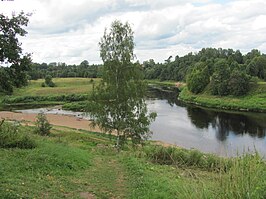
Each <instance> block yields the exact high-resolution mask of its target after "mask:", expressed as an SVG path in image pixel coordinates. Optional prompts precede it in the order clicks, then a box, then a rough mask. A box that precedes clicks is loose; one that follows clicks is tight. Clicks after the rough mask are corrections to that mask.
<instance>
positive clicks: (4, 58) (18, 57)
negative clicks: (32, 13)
mask: <svg viewBox="0 0 266 199" xmlns="http://www.w3.org/2000/svg"><path fill="white" fill-rule="evenodd" d="M28 16H29V15H25V14H24V13H23V12H21V13H20V14H19V15H17V16H15V15H13V16H12V17H11V18H9V17H7V16H5V15H3V14H0V64H1V63H6V64H8V65H10V68H9V70H8V72H9V77H10V78H11V79H12V84H13V85H14V86H16V87H21V86H25V85H27V75H26V73H25V71H27V70H28V69H29V65H30V63H31V58H30V55H29V54H25V55H23V53H22V48H21V43H20V42H19V40H18V37H19V36H25V35H26V34H27V32H26V31H25V29H24V28H23V27H25V26H27V25H28V21H29V20H28Z"/></svg>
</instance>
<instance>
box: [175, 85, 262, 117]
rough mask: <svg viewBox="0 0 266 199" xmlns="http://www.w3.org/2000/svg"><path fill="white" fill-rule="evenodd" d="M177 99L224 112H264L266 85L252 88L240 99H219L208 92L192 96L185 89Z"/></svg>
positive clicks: (230, 97)
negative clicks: (223, 110)
mask: <svg viewBox="0 0 266 199" xmlns="http://www.w3.org/2000/svg"><path fill="white" fill-rule="evenodd" d="M179 99H180V100H182V101H183V102H186V103H191V104H196V105H199V106H204V107H209V108H218V109H225V110H238V111H254V112H266V100H265V99H266V84H265V82H261V83H259V84H258V85H256V86H253V87H252V89H251V91H250V92H249V93H248V94H247V95H245V96H241V97H233V96H227V97H219V96H213V95H211V94H209V92H208V91H205V92H203V93H202V94H197V95H196V94H193V93H191V92H190V91H188V89H187V87H186V88H184V89H183V90H182V92H181V93H180V95H179Z"/></svg>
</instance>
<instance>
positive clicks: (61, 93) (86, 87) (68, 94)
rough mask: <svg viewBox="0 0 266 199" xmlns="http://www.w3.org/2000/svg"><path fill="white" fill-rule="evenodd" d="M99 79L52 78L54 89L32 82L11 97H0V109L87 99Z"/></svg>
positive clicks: (38, 81) (39, 82)
mask: <svg viewBox="0 0 266 199" xmlns="http://www.w3.org/2000/svg"><path fill="white" fill-rule="evenodd" d="M99 81H100V79H88V78H54V79H53V82H54V83H55V85H56V86H55V87H42V86H41V84H42V83H43V82H44V80H32V81H30V83H29V85H28V86H26V87H23V88H19V89H15V91H14V93H13V94H12V95H11V96H1V97H0V108H2V109H8V108H9V107H13V106H14V107H23V106H28V105H31V106H32V107H34V106H35V107H36V106H39V105H42V106H47V105H55V104H65V103H67V102H76V101H84V100H87V99H88V96H89V93H90V92H91V91H92V88H93V84H94V83H95V84H97V83H98V82H99Z"/></svg>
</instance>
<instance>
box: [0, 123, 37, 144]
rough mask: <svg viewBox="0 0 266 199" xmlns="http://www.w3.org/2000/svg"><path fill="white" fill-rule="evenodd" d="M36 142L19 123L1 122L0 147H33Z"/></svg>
mask: <svg viewBox="0 0 266 199" xmlns="http://www.w3.org/2000/svg"><path fill="white" fill-rule="evenodd" d="M35 147H36V143H35V142H34V140H32V139H31V138H30V137H29V135H27V134H25V133H24V132H23V131H22V130H21V128H19V125H18V123H13V124H11V123H8V122H4V120H2V121H1V122H0V148H21V149H32V148H35Z"/></svg>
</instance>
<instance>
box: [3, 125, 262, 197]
mask: <svg viewBox="0 0 266 199" xmlns="http://www.w3.org/2000/svg"><path fill="white" fill-rule="evenodd" d="M18 128H19V130H20V131H21V133H22V134H23V133H24V134H27V135H29V136H30V138H31V139H32V140H33V141H34V142H35V143H36V147H35V148H33V149H20V148H12V149H10V148H1V147H0V157H1V158H0V165H1V167H0V175H1V178H0V198H197V199H198V198H255V199H256V198H264V197H265V196H266V192H265V189H264V188H265V185H266V166H265V162H263V160H261V158H259V157H258V156H257V155H254V156H253V155H250V156H246V157H243V158H238V159H230V160H225V159H222V158H218V157H215V156H212V155H206V154H202V153H200V152H197V151H193V150H192V151H188V150H184V149H178V148H171V147H169V148H165V147H162V146H154V145H153V144H147V145H146V146H144V147H139V148H135V149H133V148H131V147H130V146H127V147H126V148H125V149H124V150H123V151H121V152H120V153H118V152H117V151H116V149H115V148H114V147H113V141H112V138H111V140H110V139H109V138H108V136H106V135H103V134H97V133H92V132H86V131H79V130H74V129H69V128H65V127H57V126H54V127H53V129H52V133H51V135H50V136H45V137H41V136H39V135H36V134H34V127H30V126H19V127H18ZM0 137H1V139H2V138H3V132H1V131H0Z"/></svg>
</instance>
